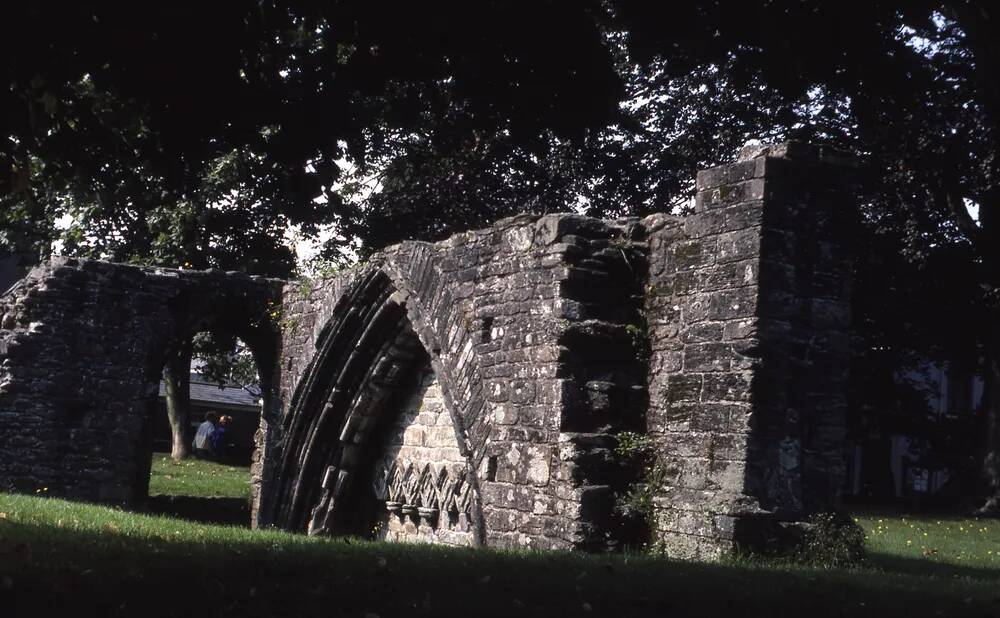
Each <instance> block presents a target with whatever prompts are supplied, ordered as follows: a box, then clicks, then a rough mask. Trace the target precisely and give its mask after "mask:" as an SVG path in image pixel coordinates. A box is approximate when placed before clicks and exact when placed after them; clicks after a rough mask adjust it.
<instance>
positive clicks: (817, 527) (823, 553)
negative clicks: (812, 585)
mask: <svg viewBox="0 0 1000 618" xmlns="http://www.w3.org/2000/svg"><path fill="white" fill-rule="evenodd" d="M865 557H866V552H865V531H864V529H863V528H862V527H861V526H859V525H858V524H857V523H856V522H855V521H854V520H852V519H851V518H850V517H849V516H847V515H844V514H842V513H833V512H828V513H817V514H815V515H813V516H811V517H810V518H809V521H808V526H807V527H806V529H805V531H804V532H803V536H802V539H801V543H800V545H799V546H798V547H797V549H796V554H795V559H796V560H798V561H799V562H801V563H803V564H808V565H812V566H821V567H826V568H833V567H835V568H842V567H851V566H857V565H859V564H861V563H862V562H863V561H864V560H865Z"/></svg>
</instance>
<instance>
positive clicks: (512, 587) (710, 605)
mask: <svg viewBox="0 0 1000 618" xmlns="http://www.w3.org/2000/svg"><path fill="white" fill-rule="evenodd" d="M0 513H2V515H0V608H6V609H7V610H8V611H6V612H0V615H3V616H8V615H10V616H22V615H24V616H37V615H45V614H43V613H39V612H44V611H46V610H52V611H55V610H56V609H57V608H64V610H65V609H72V614H73V615H74V616H87V615H100V616H114V615H142V616H185V615H190V616H216V615H226V616H285V615H294V616H299V615H301V616H339V615H343V616H364V615H365V614H366V613H376V614H379V615H380V616H383V617H386V616H396V615H406V616H469V615H485V616H505V617H509V616H512V615H513V616H565V615H581V616H600V615H606V616H631V615H636V616H638V615H670V616H714V615H722V614H726V615H731V614H740V615H755V614H758V613H759V614H761V615H774V616H781V615H788V614H790V613H791V612H808V615H809V616H810V617H812V616H890V615H907V617H908V618H912V617H914V616H936V615H948V616H955V615H970V616H996V615H1000V582H998V577H1000V571H998V570H997V569H996V568H993V569H980V568H977V569H975V570H974V571H971V572H969V573H964V574H963V576H962V577H960V578H955V577H951V576H950V575H948V576H945V577H927V576H918V575H901V574H898V573H892V572H881V571H874V570H870V569H866V570H856V571H818V570H812V569H804V568H801V567H782V566H774V565H772V566H755V567H751V566H747V565H743V566H741V565H705V564H695V563H677V562H670V561H665V560H652V559H648V558H638V557H628V556H626V557H622V556H616V557H602V556H584V555H570V554H555V553H524V552H521V553H511V552H507V553H505V552H497V551H485V550H479V551H471V550H461V549H446V548H440V547H430V546H405V545H386V544H378V543H367V542H350V541H343V540H325V539H311V538H307V537H304V536H299V535H288V534H285V533H281V532H276V531H249V530H246V529H240V528H234V527H223V526H208V525H199V524H192V523H189V522H182V521H179V520H174V519H168V518H158V517H149V516H141V515H134V514H129V513H123V512H121V511H116V510H112V509H106V508H102V507H94V506H88V505H81V504H74V503H69V502H64V501H61V500H55V499H45V498H37V497H28V496H13V495H2V494H0ZM899 559H900V560H902V561H903V564H905V563H906V561H911V562H920V560H922V559H920V558H910V557H905V556H901V557H899ZM171 582H172V585H171V584H170V583H171Z"/></svg>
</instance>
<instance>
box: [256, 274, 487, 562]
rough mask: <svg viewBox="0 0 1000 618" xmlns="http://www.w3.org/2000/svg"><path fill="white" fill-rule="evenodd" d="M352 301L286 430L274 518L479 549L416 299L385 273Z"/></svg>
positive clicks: (452, 420)
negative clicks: (414, 318) (415, 315)
mask: <svg viewBox="0 0 1000 618" xmlns="http://www.w3.org/2000/svg"><path fill="white" fill-rule="evenodd" d="M347 296H348V298H349V299H350V300H349V301H346V302H343V303H340V304H339V305H338V306H337V307H336V308H334V310H333V313H332V315H331V316H330V318H329V320H328V321H327V322H326V323H325V325H324V327H323V328H322V331H321V332H320V333H319V335H318V342H317V355H316V357H315V359H314V361H313V362H312V363H311V364H310V366H309V367H308V368H307V369H306V375H305V377H304V378H303V380H302V381H301V383H300V387H299V388H298V389H297V390H296V392H295V393H294V395H293V397H292V401H291V406H292V407H293V408H295V409H297V410H299V413H298V414H296V415H293V416H288V417H286V418H287V419H289V421H290V423H289V424H288V425H286V426H284V427H283V428H282V442H283V448H284V456H283V458H282V460H281V461H280V462H278V463H279V465H280V468H281V470H280V474H278V475H277V478H278V480H279V483H278V485H277V486H275V487H272V488H270V491H271V492H272V493H271V496H272V498H273V497H280V501H279V505H280V510H279V511H278V512H277V513H275V515H276V520H277V521H279V522H281V525H282V526H283V527H286V528H289V529H292V530H304V531H307V532H309V533H310V534H348V535H356V536H363V537H369V538H380V539H386V540H392V541H404V540H405V541H432V542H446V543H452V544H456V545H469V544H474V543H476V542H478V537H477V536H476V534H477V531H476V527H475V523H476V521H477V519H476V518H475V517H474V515H473V514H474V513H475V512H476V500H477V496H476V491H475V487H474V483H475V480H474V475H473V474H472V472H471V464H470V459H469V457H468V454H467V444H465V441H464V440H462V439H461V438H460V436H462V435H463V429H462V427H461V425H460V422H459V419H458V416H457V415H456V414H455V412H454V409H453V403H452V402H451V401H449V400H448V395H447V389H446V388H444V387H443V386H442V384H443V383H444V382H446V381H447V379H446V378H444V379H443V378H442V375H441V371H442V368H441V365H440V364H439V363H437V362H435V360H434V350H433V349H431V350H428V347H426V346H425V342H424V341H422V339H421V337H420V336H418V334H417V332H418V331H417V330H416V327H415V325H414V324H413V323H412V322H411V319H410V311H411V309H410V308H409V307H408V306H407V303H408V301H409V296H408V295H407V294H406V293H405V292H401V291H399V290H397V289H396V288H395V286H394V285H393V284H392V282H391V281H390V279H389V278H388V277H387V276H386V275H385V273H383V272H379V271H373V272H371V273H370V274H369V275H368V276H366V277H362V278H361V279H360V280H359V281H358V282H357V284H356V285H355V286H354V288H353V290H352V292H351V293H350V294H348V295H347ZM431 347H432V348H433V346H431ZM265 507H266V505H265Z"/></svg>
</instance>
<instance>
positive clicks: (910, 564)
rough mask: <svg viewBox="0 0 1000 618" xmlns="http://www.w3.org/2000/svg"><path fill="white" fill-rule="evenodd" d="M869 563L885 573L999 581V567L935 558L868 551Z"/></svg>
mask: <svg viewBox="0 0 1000 618" xmlns="http://www.w3.org/2000/svg"><path fill="white" fill-rule="evenodd" d="M868 559H869V561H870V562H871V565H872V566H874V567H875V568H877V569H879V570H881V571H884V572H886V573H898V574H900V575H917V576H922V577H946V578H969V579H976V580H984V581H992V582H998V581H1000V569H990V568H983V567H972V566H964V565H959V564H949V563H947V562H939V561H937V560H921V559H919V558H904V557H902V556H893V555H891V554H884V553H879V552H869V554H868Z"/></svg>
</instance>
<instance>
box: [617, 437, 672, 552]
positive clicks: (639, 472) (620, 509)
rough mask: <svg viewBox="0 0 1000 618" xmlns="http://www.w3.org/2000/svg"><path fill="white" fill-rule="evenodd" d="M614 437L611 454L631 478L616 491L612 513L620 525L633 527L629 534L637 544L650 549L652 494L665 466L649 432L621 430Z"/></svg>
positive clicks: (661, 481)
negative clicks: (617, 518) (631, 532)
mask: <svg viewBox="0 0 1000 618" xmlns="http://www.w3.org/2000/svg"><path fill="white" fill-rule="evenodd" d="M617 437H618V446H617V448H616V449H615V456H616V457H617V459H618V461H619V464H620V465H621V467H622V469H623V470H624V471H625V472H626V473H627V474H629V475H630V477H631V478H633V479H635V481H633V482H632V483H631V484H629V485H628V486H627V487H626V489H625V490H624V491H622V492H620V493H619V494H618V496H617V500H616V504H615V510H616V514H617V515H618V517H619V518H620V520H621V522H622V525H623V526H626V527H628V528H631V529H632V530H634V531H635V532H634V535H632V536H634V537H637V540H640V544H641V547H642V548H643V549H645V550H650V549H651V547H652V546H651V545H650V541H651V538H650V531H651V530H652V528H653V525H652V524H653V518H654V510H655V498H656V494H657V492H659V491H660V488H662V487H663V485H664V482H665V481H666V477H667V469H666V466H665V465H664V464H663V461H662V460H661V459H660V457H659V455H658V454H657V449H656V444H655V443H654V441H653V439H652V438H651V437H650V436H648V435H644V434H639V433H635V432H631V431H624V432H621V433H619V434H618V436H617Z"/></svg>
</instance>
